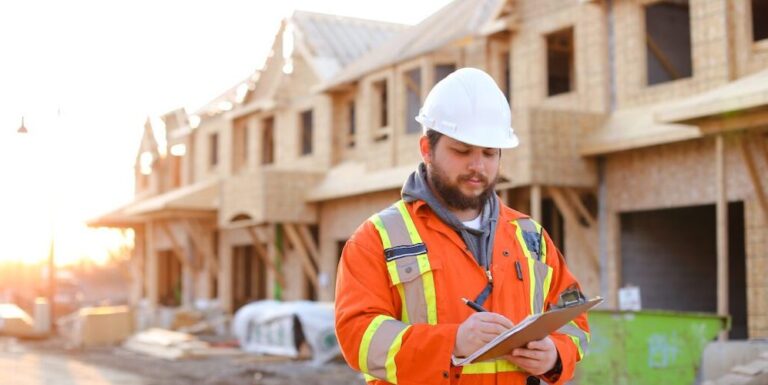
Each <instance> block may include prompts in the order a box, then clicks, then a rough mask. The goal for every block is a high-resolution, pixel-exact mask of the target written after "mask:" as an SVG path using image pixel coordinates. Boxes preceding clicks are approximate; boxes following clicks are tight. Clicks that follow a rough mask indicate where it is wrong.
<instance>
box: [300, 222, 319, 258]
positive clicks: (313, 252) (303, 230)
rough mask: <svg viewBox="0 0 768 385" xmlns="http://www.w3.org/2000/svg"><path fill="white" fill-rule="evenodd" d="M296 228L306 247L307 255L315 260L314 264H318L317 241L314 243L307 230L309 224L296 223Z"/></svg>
mask: <svg viewBox="0 0 768 385" xmlns="http://www.w3.org/2000/svg"><path fill="white" fill-rule="evenodd" d="M296 229H297V230H299V236H300V237H301V240H302V241H303V242H304V246H306V247H307V251H309V256H310V257H312V260H313V261H314V262H315V266H320V250H319V249H318V247H317V243H315V238H314V237H313V236H312V234H311V233H310V231H309V225H298V224H297V225H296Z"/></svg>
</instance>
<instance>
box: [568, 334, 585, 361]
mask: <svg viewBox="0 0 768 385" xmlns="http://www.w3.org/2000/svg"><path fill="white" fill-rule="evenodd" d="M568 338H570V339H571V341H572V342H573V344H574V345H576V349H578V351H579V359H582V358H583V357H584V349H582V348H581V343H579V337H576V336H572V335H570V334H568Z"/></svg>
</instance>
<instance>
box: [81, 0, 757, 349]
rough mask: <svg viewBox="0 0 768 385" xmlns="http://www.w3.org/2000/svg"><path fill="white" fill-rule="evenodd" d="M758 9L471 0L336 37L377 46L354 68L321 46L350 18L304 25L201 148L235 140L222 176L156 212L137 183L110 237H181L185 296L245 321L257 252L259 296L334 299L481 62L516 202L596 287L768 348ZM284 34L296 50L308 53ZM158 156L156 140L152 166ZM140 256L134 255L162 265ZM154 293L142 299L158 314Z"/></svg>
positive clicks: (353, 62) (694, 3) (149, 147)
mask: <svg viewBox="0 0 768 385" xmlns="http://www.w3.org/2000/svg"><path fill="white" fill-rule="evenodd" d="M761 1H762V0H734V1H709V0H688V1H685V0H674V1H673V0H602V1H600V0H591V1H589V0H582V1H576V0H456V1H454V2H452V3H450V4H448V5H446V6H445V7H444V8H442V9H440V10H439V11H437V12H436V13H435V14H433V15H432V16H430V17H428V18H427V19H425V20H424V21H423V22H421V23H419V24H417V25H415V26H412V27H408V28H403V27H402V26H394V25H388V27H387V28H384V27H383V26H386V25H385V24H377V23H371V22H367V21H366V22H362V21H354V22H351V23H352V24H355V23H357V22H359V23H360V25H364V26H366V28H369V29H366V31H368V32H361V31H360V30H355V31H356V32H352V30H350V29H340V30H336V31H337V32H339V31H342V30H343V31H345V32H343V33H342V34H341V35H336V36H352V35H355V36H359V35H361V34H362V35H363V36H368V38H369V39H370V41H376V43H377V45H376V46H377V49H375V50H370V49H369V48H370V47H369V48H368V49H363V48H359V47H358V48H355V49H351V51H354V52H355V53H356V54H355V55H352V54H350V55H345V54H340V53H339V52H346V51H345V50H350V47H353V46H354V44H352V43H351V42H345V41H342V42H339V40H338V39H335V40H334V39H322V37H323V36H324V33H322V32H321V31H322V28H323V27H319V26H321V25H336V26H337V27H338V24H344V23H342V22H339V23H338V24H333V23H332V22H331V21H332V20H336V21H339V20H343V19H345V18H337V19H334V18H335V17H333V16H329V15H317V14H312V13H301V12H298V13H297V14H296V15H294V17H293V18H292V19H290V20H287V21H286V22H284V23H283V25H282V26H281V29H280V31H279V32H278V35H277V37H276V39H275V45H274V46H273V48H272V55H271V56H270V59H269V60H268V62H267V64H266V65H265V68H264V69H263V71H262V72H261V73H260V75H259V77H258V79H251V83H249V84H250V85H249V86H248V87H249V88H248V92H247V93H246V94H245V96H244V98H243V99H242V101H241V103H235V107H234V108H233V109H232V110H230V111H226V112H223V113H220V114H218V115H215V116H212V117H204V118H203V119H202V122H201V123H200V127H198V128H197V129H195V130H191V133H190V134H189V138H188V139H187V140H190V141H191V142H194V144H193V145H191V147H192V148H193V150H191V151H192V152H195V153H200V152H204V151H205V150H204V148H205V147H206V138H205V135H211V133H212V132H214V131H216V132H220V139H219V140H220V145H221V147H220V150H219V151H220V156H221V157H222V167H223V168H224V169H225V170H224V171H221V172H207V173H206V172H204V171H202V170H206V164H205V161H204V160H202V161H201V160H200V159H197V158H195V159H197V160H195V161H194V164H191V165H190V166H187V167H190V168H191V170H192V171H190V174H191V175H193V176H194V177H193V178H192V179H191V180H190V181H189V183H190V186H187V183H182V184H183V185H184V186H183V187H180V188H177V189H176V190H174V191H172V192H169V193H166V194H165V196H166V198H164V199H162V200H158V201H156V203H154V205H151V204H149V203H147V202H150V203H151V202H152V200H153V199H158V198H156V197H151V198H150V197H147V196H144V195H141V194H140V193H139V191H138V190H137V198H136V202H135V203H133V204H132V205H130V206H128V207H125V208H121V209H120V210H118V211H119V212H120V213H122V214H126V215H122V216H121V215H113V216H112V217H110V216H109V215H107V216H105V217H103V218H101V220H100V221H94V224H100V225H119V226H131V227H135V228H137V229H143V232H144V234H145V235H143V237H144V238H145V239H150V238H151V239H152V242H161V241H159V239H161V238H163V237H166V238H168V239H166V240H165V241H164V242H165V243H166V245H165V247H166V249H167V250H170V251H171V252H174V250H177V251H178V254H177V255H181V254H183V255H186V256H187V257H184V258H189V259H190V260H194V261H199V262H198V264H194V263H190V264H189V267H186V266H188V265H187V264H184V263H182V266H184V269H183V270H184V271H185V273H183V274H182V275H183V276H184V277H187V278H185V281H184V282H186V281H187V280H189V281H192V280H195V279H197V280H202V281H205V282H208V283H207V284H205V285H198V286H199V288H200V290H202V291H198V292H194V293H192V292H190V293H189V294H187V296H188V297H189V298H190V299H191V298H193V297H195V296H201V295H202V296H207V297H216V298H219V299H220V300H221V301H222V302H223V303H224V304H225V307H226V308H227V309H228V310H235V309H236V308H237V305H238V304H239V303H240V302H241V301H240V300H239V299H236V297H238V296H237V295H235V294H234V293H233V291H234V290H239V289H236V287H235V286H233V284H232V281H233V278H232V276H233V274H234V272H235V271H239V270H242V269H244V268H246V267H244V266H245V265H242V264H238V263H239V262H236V260H241V259H242V258H245V257H242V256H239V255H240V254H243V253H245V254H243V255H251V256H256V257H257V258H260V259H259V260H260V261H261V262H260V263H259V266H261V267H258V268H256V269H257V270H258V269H261V270H265V271H266V273H265V274H263V275H262V276H259V277H260V278H258V277H257V278H258V280H259V281H263V282H264V284H263V286H260V287H259V288H256V289H253V290H255V291H254V292H253V293H257V296H264V297H269V298H274V297H276V296H280V297H281V298H283V299H301V298H306V299H318V300H323V301H332V300H333V298H334V287H333V282H334V281H335V271H336V266H337V264H338V258H339V255H340V253H341V248H342V247H343V244H344V242H345V241H346V239H347V238H348V237H349V235H350V234H351V233H352V232H353V231H354V230H355V228H357V226H359V224H360V223H362V222H363V221H364V220H366V219H367V218H368V217H369V216H370V215H371V214H372V213H374V212H376V211H377V210H379V209H381V208H384V207H386V206H387V205H389V204H391V203H392V202H393V201H394V200H396V199H397V198H398V197H399V190H400V187H401V186H402V183H403V181H404V180H405V179H406V177H407V176H408V175H409V174H410V173H411V172H412V171H413V170H414V168H415V166H416V164H417V163H418V161H419V155H418V147H417V142H418V137H419V136H420V135H421V131H420V127H418V126H417V125H414V123H413V116H414V115H415V113H414V111H415V112H418V108H419V106H420V105H421V103H422V102H423V100H424V98H425V97H426V94H427V93H428V91H429V89H430V88H431V87H432V85H434V83H435V82H436V81H437V80H439V79H440V78H442V77H443V76H446V75H447V74H448V73H450V72H451V71H452V70H453V69H455V68H460V67H467V66H471V67H477V68H481V69H485V70H486V71H488V72H489V73H490V74H491V75H492V76H493V77H494V78H495V79H496V80H497V81H498V82H499V85H500V88H501V89H502V90H503V91H504V92H505V93H506V94H507V96H508V97H509V99H510V103H511V104H510V106H511V109H512V113H513V125H514V128H515V131H516V133H517V134H518V135H519V137H520V141H521V145H520V147H518V148H516V149H514V150H510V151H505V152H504V153H503V156H502V161H503V164H502V179H501V182H500V183H499V185H498V191H499V195H500V196H501V197H502V199H503V200H504V201H505V202H507V203H508V204H510V205H511V206H512V207H514V208H516V209H518V210H521V211H523V212H529V213H531V214H532V216H533V217H534V218H535V219H537V220H539V221H540V222H541V223H543V225H544V226H545V228H546V229H547V230H548V231H549V232H550V235H552V237H553V239H554V240H555V242H556V243H557V244H558V246H559V247H560V248H561V249H562V250H564V254H565V255H566V259H567V261H568V264H569V266H570V267H571V269H572V270H573V271H574V273H575V275H576V276H577V277H578V278H579V280H580V281H581V282H582V284H583V286H584V289H585V291H586V292H587V293H588V294H590V295H595V294H602V295H603V296H606V297H607V298H608V300H609V303H610V306H612V307H617V306H618V291H619V289H620V288H621V287H623V286H626V285H631V284H635V285H638V286H640V288H641V290H642V293H643V298H644V304H646V305H647V306H648V307H656V308H663V309H669V310H689V311H711V312H718V313H720V314H724V315H725V314H729V315H732V318H733V324H734V328H733V330H732V331H731V338H747V337H749V338H753V337H766V336H768V300H766V299H768V278H766V275H765V274H764V273H765V272H766V271H768V270H766V266H768V263H766V261H768V196H767V195H766V194H767V193H766V191H768V135H767V134H766V127H768V114H766V108H768V37H766V36H764V32H762V30H760V29H759V28H758V27H755V26H759V25H762V23H766V22H767V21H766V18H768V16H765V15H760V14H755V12H754V10H753V8H755V9H758V8H759V7H761V6H764V5H761V4H762V3H761ZM659 20H672V21H674V22H671V23H660V22H659ZM324 23H325V24H324ZM344 28H346V27H344ZM361 28H362V27H361ZM377 28H378V29H377ZM382 28H383V29H382ZM371 30H376V31H379V32H381V31H383V30H385V31H386V32H387V33H386V34H382V35H376V36H378V38H374V37H372V36H373V35H369V33H370V31H371ZM286 31H291V32H290V33H291V34H292V35H293V36H295V37H296V40H295V42H294V49H293V51H292V52H291V53H290V54H284V52H285V46H284V43H285V40H284V39H283V38H282V36H283V35H285V34H286ZM327 32H328V30H326V33H327ZM345 34H346V35H345ZM384 35H386V37H384ZM325 36H329V35H325ZM659 36H674V38H669V39H660V38H659ZM377 39H378V40H377ZM330 41H335V43H331V42H330ZM330 47H333V48H330ZM341 47H344V49H342V48H341ZM286 66H290V67H292V71H291V73H290V74H286V73H285V72H284V71H283V69H284V68H285V67H286ZM307 111H311V113H310V115H307ZM166 119H169V118H168V117H166ZM308 122H309V123H308ZM166 124H167V123H166ZM206 127H210V128H206ZM201 128H202V129H201ZM209 132H211V133H209ZM206 133H207V134H206ZM307 133H311V135H309V137H310V140H307ZM173 140H177V139H173ZM178 140H181V139H178ZM269 141H273V146H272V147H269V146H265V143H267V142H269ZM238 146H240V147H238ZM155 147H156V143H153V139H152V138H151V137H148V135H145V138H144V140H143V141H142V149H143V150H142V152H141V153H144V152H150V153H152V154H154V152H152V151H154V150H153V148H155ZM265 149H270V150H265ZM195 150H197V151H195ZM243 154H247V155H243ZM155 156H157V155H153V159H155V158H154V157H155ZM147 157H148V156H147ZM139 160H140V159H137V167H139V166H140V162H139ZM188 162H189V161H188ZM166 163H168V162H166ZM157 167H158V168H157V170H166V169H167V168H168V167H171V168H172V167H173V166H170V165H167V164H165V165H163V164H162V163H158V165H157ZM182 168H183V167H182ZM138 170H139V171H140V169H138ZM209 171H210V170H209ZM158 172H159V173H161V172H170V171H158ZM140 178H144V177H143V176H140V172H138V171H137V184H138V179H140ZM181 180H183V181H186V180H185V179H184V177H181ZM206 181H215V182H207V183H213V184H215V185H216V186H217V187H216V194H215V195H216V198H215V204H211V205H205V204H201V205H199V206H195V207H192V206H189V204H190V203H185V204H186V206H175V205H177V204H179V203H178V202H179V199H181V200H182V201H184V202H191V201H195V202H202V201H204V199H203V198H199V197H203V196H206V195H205V191H208V190H206V189H207V188H209V187H205V186H207V185H206V184H205V183H206ZM142 183H144V182H142ZM153 183H154V184H153ZM201 183H202V184H201ZM144 185H147V186H155V185H157V186H162V184H161V183H160V182H152V181H150V182H148V184H144ZM192 186H195V188H192ZM147 188H149V187H147ZM160 188H162V187H160ZM181 191H184V193H182V192H181ZM201 191H202V192H201ZM168 194H175V195H168ZM169 196H170V197H171V198H168V197H169ZM198 198H199V199H200V200H199V201H198V200H197V199H198ZM142 204H143V205H144V206H141V205H142ZM136 205H139V207H150V208H152V209H144V211H141V210H139V211H136V210H137V209H136V208H135V207H136ZM174 207H183V208H184V210H185V213H184V215H182V216H174V218H175V219H174V220H175V221H177V222H178V221H180V219H181V218H188V219H185V221H186V222H189V226H188V227H190V228H192V230H194V229H195V227H194V226H197V229H198V231H197V232H193V231H187V236H193V235H195V234H197V235H199V237H196V238H198V239H201V240H204V239H209V240H206V241H203V242H201V245H198V246H195V245H194V244H191V243H190V245H189V247H188V248H187V249H188V250H186V249H185V247H186V244H185V243H182V242H181V241H178V242H173V241H171V239H172V237H170V236H168V234H175V233H174V232H175V231H181V230H174V228H172V227H170V226H168V227H169V228H168V229H166V230H164V227H163V225H162V224H161V223H162V222H158V221H159V220H160V218H168V215H169V213H176V211H174V210H175V209H174ZM131 210H133V211H131ZM131 212H132V213H133V214H131V215H127V214H128V213H131ZM113 214H115V213H113ZM139 214H140V215H139ZM192 214H194V215H192ZM149 217H151V218H155V219H154V222H151V224H150V222H149V221H147V220H145V219H144V218H149ZM189 218H194V220H193V219H189ZM193 221H194V223H196V224H195V225H192V222H193ZM182 223H185V222H182ZM180 226H181V227H184V226H187V225H183V224H182V225H180ZM182 230H183V229H182ZM184 231H186V230H184ZM163 234H165V235H163ZM203 234H209V235H207V236H205V235H203ZM137 239H139V237H138V236H137ZM140 244H141V243H139V242H137V245H140ZM214 244H217V245H218V246H211V245H214ZM243 246H247V247H250V248H251V250H250V251H243V250H241V249H236V248H237V247H243ZM142 250H144V249H142V248H141V247H137V251H136V252H135V254H136V255H137V258H136V259H137V260H143V259H142V258H145V257H142V253H145V254H146V255H147V257H146V258H149V259H151V258H155V257H151V258H150V257H149V256H150V255H151V254H152V252H149V251H142ZM185 250H186V251H185ZM205 250H209V252H205ZM210 250H214V251H215V252H210ZM237 250H240V251H237ZM238 253H240V254H238ZM207 254H210V256H206V255H207ZM236 254H237V255H236ZM189 255H195V256H196V257H194V258H190V257H188V256H189ZM184 258H180V260H182V259H184ZM248 258H252V257H248ZM214 262H215V263H214ZM192 266H200V270H199V271H198V270H195V269H194V268H192ZM253 266H255V265H249V267H247V268H248V269H254V267H253ZM214 267H215V271H214V272H211V271H210V270H212V269H214ZM187 270H189V272H186V271H187ZM137 271H140V272H144V273H145V274H147V275H150V276H151V274H157V273H154V272H152V271H151V269H148V268H147V267H146V266H144V267H143V268H137ZM205 271H207V273H204V272H205ZM195 277H196V278H195ZM252 277H254V276H252ZM152 279H154V278H152ZM152 279H149V281H151V280H152ZM243 284H244V283H243ZM146 286H147V288H146V289H144V290H143V291H141V293H142V294H141V295H140V296H144V297H149V298H152V299H153V300H154V301H156V302H157V301H158V298H159V294H157V293H155V291H157V289H150V287H151V285H149V284H148V285H146ZM214 288H215V289H214ZM136 290H137V293H138V289H136ZM153 290H154V291H153ZM249 290H250V289H249ZM246 297H247V296H246ZM185 298H186V297H185ZM248 299H249V298H245V297H244V298H242V300H248ZM182 302H183V303H187V302H184V301H182Z"/></svg>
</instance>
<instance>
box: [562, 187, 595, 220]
mask: <svg viewBox="0 0 768 385" xmlns="http://www.w3.org/2000/svg"><path fill="white" fill-rule="evenodd" d="M562 190H563V192H564V193H565V198H566V199H568V200H569V201H570V203H571V204H572V205H573V207H575V208H576V211H577V212H578V213H579V215H581V217H582V218H584V219H585V220H586V221H587V225H588V226H589V227H590V228H593V229H595V228H597V220H595V217H593V216H592V214H591V213H590V212H589V210H587V207H586V206H584V202H582V201H581V198H579V194H577V193H576V191H574V190H573V189H570V188H563V189H562Z"/></svg>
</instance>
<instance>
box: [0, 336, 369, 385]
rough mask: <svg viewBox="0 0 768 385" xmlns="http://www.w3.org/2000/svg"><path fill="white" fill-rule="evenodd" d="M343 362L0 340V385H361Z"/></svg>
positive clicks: (58, 342) (54, 341) (357, 376)
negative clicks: (173, 354) (166, 354)
mask: <svg viewBox="0 0 768 385" xmlns="http://www.w3.org/2000/svg"><path fill="white" fill-rule="evenodd" d="M363 382H364V381H363V379H362V376H361V375H360V374H359V373H356V372H354V371H353V370H351V369H350V368H349V367H348V366H347V365H346V364H345V363H344V362H343V361H341V360H337V361H332V362H330V363H328V364H325V365H322V366H314V365H312V364H311V361H308V360H292V359H288V358H283V357H273V356H256V355H248V354H244V355H240V356H227V357H213V358H200V359H182V360H174V361H171V360H164V359H159V358H154V357H150V356H145V355H141V354H138V353H134V352H131V351H128V350H126V349H123V348H121V347H119V346H113V347H94V348H82V349H70V348H67V346H66V343H65V341H63V340H61V339H47V340H16V339H11V338H4V337H0V383H2V384H20V385H43V384H45V385H48V384H51V385H53V384H55V385H107V384H109V385H182V384H184V385H189V384H201V385H256V384H263V385H274V384H301V385H325V384H328V385H330V384H342V385H344V384H361V383H363Z"/></svg>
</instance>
